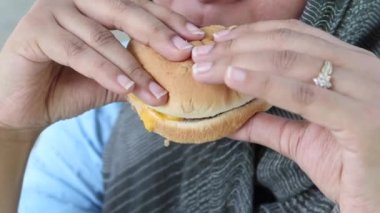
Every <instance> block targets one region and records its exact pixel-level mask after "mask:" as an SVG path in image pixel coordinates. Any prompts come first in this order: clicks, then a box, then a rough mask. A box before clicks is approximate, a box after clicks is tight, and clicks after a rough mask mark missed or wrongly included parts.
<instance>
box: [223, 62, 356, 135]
mask: <svg viewBox="0 0 380 213" xmlns="http://www.w3.org/2000/svg"><path fill="white" fill-rule="evenodd" d="M225 83H226V84H227V86H229V87H230V88H232V89H234V90H236V91H238V92H241V93H244V94H247V95H250V96H252V97H257V98H261V99H264V100H266V101H267V102H268V103H270V104H272V105H274V106H277V107H280V108H282V109H285V110H288V111H290V112H293V113H296V114H299V115H301V116H303V117H304V118H305V119H308V120H309V121H311V122H314V123H317V124H319V125H322V126H325V127H328V128H330V129H349V128H353V127H352V125H353V124H354V123H355V122H356V121H357V120H358V118H356V116H357V113H356V112H358V111H360V106H359V104H358V103H357V102H356V101H354V100H353V99H351V98H348V97H346V96H343V95H341V94H338V93H336V92H334V91H331V90H327V89H322V88H319V87H317V86H314V85H309V84H305V83H303V82H299V81H296V80H293V79H289V78H285V77H281V76H278V75H272V74H269V73H264V72H256V71H249V72H248V71H246V70H243V69H240V68H235V67H230V68H229V69H228V71H227V72H226V75H225Z"/></svg>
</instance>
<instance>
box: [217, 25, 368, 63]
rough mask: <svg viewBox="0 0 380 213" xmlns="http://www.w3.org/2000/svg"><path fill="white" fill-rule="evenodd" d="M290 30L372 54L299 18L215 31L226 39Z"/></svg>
mask: <svg viewBox="0 0 380 213" xmlns="http://www.w3.org/2000/svg"><path fill="white" fill-rule="evenodd" d="M284 29H286V30H291V31H294V32H298V33H303V34H308V35H313V36H316V37H319V38H321V39H323V40H326V41H329V42H331V43H333V44H336V45H339V46H342V47H346V48H349V49H351V50H353V51H357V52H360V53H362V54H366V55H373V53H371V52H370V51H368V50H365V49H362V48H359V47H356V46H353V45H350V44H348V43H346V42H344V41H342V40H340V39H338V38H337V37H335V36H333V35H331V34H329V33H327V32H325V31H323V30H321V29H318V28H316V27H312V26H310V25H307V24H305V23H303V22H302V21H300V20H295V19H290V20H269V21H260V22H256V23H253V24H245V25H241V26H238V27H235V28H231V29H227V30H226V31H224V32H220V33H216V34H215V40H216V41H226V40H230V39H232V38H236V37H237V36H238V35H242V34H245V33H249V32H270V31H275V30H284Z"/></svg>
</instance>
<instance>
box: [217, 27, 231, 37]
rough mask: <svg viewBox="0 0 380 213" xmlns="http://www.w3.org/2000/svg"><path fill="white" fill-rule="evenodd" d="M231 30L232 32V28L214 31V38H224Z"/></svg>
mask: <svg viewBox="0 0 380 213" xmlns="http://www.w3.org/2000/svg"><path fill="white" fill-rule="evenodd" d="M230 32H231V29H227V30H222V31H219V32H216V33H214V38H215V39H222V38H223V37H226V36H227V35H228V34H229V33H230Z"/></svg>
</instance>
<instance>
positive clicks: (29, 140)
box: [0, 129, 41, 213]
mask: <svg viewBox="0 0 380 213" xmlns="http://www.w3.org/2000/svg"><path fill="white" fill-rule="evenodd" d="M40 132H41V131H40V130H24V131H15V130H4V129H0V189H1V190H0V212H4V213H14V212H17V205H18V200H19V196H20V191H21V185H22V180H23V175H24V170H25V166H26V162H27V160H28V156H29V153H30V150H31V148H32V147H33V144H34V142H35V140H36V138H37V137H38V135H39V133H40Z"/></svg>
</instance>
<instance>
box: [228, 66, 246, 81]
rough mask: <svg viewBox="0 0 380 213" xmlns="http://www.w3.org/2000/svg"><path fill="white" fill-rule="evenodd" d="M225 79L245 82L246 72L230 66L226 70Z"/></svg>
mask: <svg viewBox="0 0 380 213" xmlns="http://www.w3.org/2000/svg"><path fill="white" fill-rule="evenodd" d="M227 78H229V79H231V80H233V81H245V79H246V78H247V72H246V71H245V70H242V69H239V68H236V67H231V66H230V67H228V69H227Z"/></svg>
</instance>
